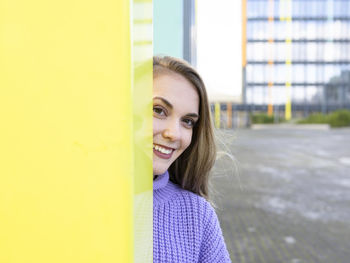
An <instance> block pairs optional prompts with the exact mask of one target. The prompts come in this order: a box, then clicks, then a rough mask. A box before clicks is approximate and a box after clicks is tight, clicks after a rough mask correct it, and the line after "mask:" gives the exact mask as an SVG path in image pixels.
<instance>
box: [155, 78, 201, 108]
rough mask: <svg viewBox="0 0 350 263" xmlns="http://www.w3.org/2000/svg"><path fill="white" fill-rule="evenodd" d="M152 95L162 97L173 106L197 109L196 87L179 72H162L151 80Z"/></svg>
mask: <svg viewBox="0 0 350 263" xmlns="http://www.w3.org/2000/svg"><path fill="white" fill-rule="evenodd" d="M153 97H162V98H164V99H166V100H167V101H169V102H170V103H171V104H174V106H178V107H183V108H186V109H192V111H198V107H199V96H198V93H197V90H196V88H195V87H194V86H193V84H192V83H191V82H190V81H188V80H187V79H186V78H185V77H183V76H181V75H179V74H176V73H174V74H162V75H159V76H158V77H156V78H155V79H154V81H153Z"/></svg>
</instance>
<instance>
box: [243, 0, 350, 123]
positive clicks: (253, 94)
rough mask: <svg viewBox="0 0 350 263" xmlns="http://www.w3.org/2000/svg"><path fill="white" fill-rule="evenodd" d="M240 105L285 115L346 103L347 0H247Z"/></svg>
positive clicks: (349, 60) (349, 78)
mask: <svg viewBox="0 0 350 263" xmlns="http://www.w3.org/2000/svg"><path fill="white" fill-rule="evenodd" d="M245 12H246V14H245V15H246V31H245V32H244V33H245V34H246V41H245V45H246V47H245V48H246V66H245V74H244V75H245V76H244V79H245V81H244V84H243V85H244V94H245V97H244V99H245V103H246V104H250V105H253V107H254V106H256V107H259V106H266V107H265V108H266V110H267V111H268V113H269V114H271V115H272V114H273V112H274V111H275V110H276V109H282V110H284V112H285V118H286V119H290V118H291V117H292V112H293V111H295V110H302V111H303V112H304V113H306V114H308V113H309V112H310V111H323V112H328V111H331V110H334V109H337V108H345V107H349V104H350V1H349V0H247V1H246V11H245Z"/></svg>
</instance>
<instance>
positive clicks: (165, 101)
mask: <svg viewBox="0 0 350 263" xmlns="http://www.w3.org/2000/svg"><path fill="white" fill-rule="evenodd" d="M153 99H159V100H161V101H163V102H164V104H166V105H167V106H168V107H169V108H170V109H173V105H172V104H171V103H170V102H169V101H167V100H166V99H164V98H162V97H154V98H153Z"/></svg>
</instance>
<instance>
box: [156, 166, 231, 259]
mask: <svg viewBox="0 0 350 263" xmlns="http://www.w3.org/2000/svg"><path fill="white" fill-rule="evenodd" d="M153 262H155V263H158V262H176V263H181V262H186V263H188V262H203V263H206V262H208V263H216V262H231V261H230V257H229V254H228V252H227V249H226V246H225V242H224V238H223V235H222V232H221V228H220V224H219V221H218V218H217V216H216V214H215V211H214V209H213V208H212V207H211V205H210V204H209V203H208V202H207V201H206V200H205V199H204V198H203V197H200V196H199V195H196V194H194V193H192V192H190V191H187V190H184V189H182V188H180V187H179V186H178V185H176V184H174V183H172V182H171V181H169V174H168V172H166V173H164V174H162V175H160V176H158V177H157V178H156V180H155V181H154V182H153Z"/></svg>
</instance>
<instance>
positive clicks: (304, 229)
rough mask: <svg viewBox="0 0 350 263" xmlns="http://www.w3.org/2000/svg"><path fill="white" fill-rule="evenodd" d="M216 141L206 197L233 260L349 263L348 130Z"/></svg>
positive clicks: (245, 133)
mask: <svg viewBox="0 0 350 263" xmlns="http://www.w3.org/2000/svg"><path fill="white" fill-rule="evenodd" d="M222 138H223V140H222V141H223V142H224V145H225V146H226V149H225V148H224V152H226V153H225V154H223V155H222V156H221V157H220V159H219V161H218V162H217V166H216V168H215V174H214V178H215V180H213V181H212V183H213V188H214V190H215V191H216V192H215V193H214V196H213V197H214V200H215V204H216V206H217V213H218V215H219V219H220V222H221V226H222V228H223V232H224V236H225V240H226V243H227V246H228V250H229V251H230V254H231V259H232V261H233V262H243V263H253V262H254V263H258V262H261V263H275V262H276V263H277V262H290V263H302V262H303V263H304V262H308V263H309V262H310V263H333V262H334V263H349V262H350V129H332V130H328V131H327V130H323V131H322V130H321V131H317V130H238V131H235V132H233V131H224V132H223V134H222ZM222 148H223V147H222ZM229 155H231V156H229ZM232 157H234V158H235V160H234V161H233V160H232Z"/></svg>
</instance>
